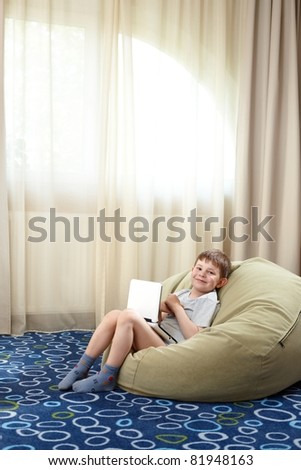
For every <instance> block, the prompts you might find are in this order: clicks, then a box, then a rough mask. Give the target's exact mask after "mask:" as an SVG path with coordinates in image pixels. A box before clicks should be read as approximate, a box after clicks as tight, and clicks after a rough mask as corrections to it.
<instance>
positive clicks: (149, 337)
mask: <svg viewBox="0 0 301 470" xmlns="http://www.w3.org/2000/svg"><path fill="white" fill-rule="evenodd" d="M150 346H154V347H159V346H165V343H164V341H163V340H162V339H161V338H160V337H159V336H158V335H157V334H156V333H155V331H153V330H152V328H151V327H150V326H149V325H148V324H147V323H146V321H145V320H144V319H143V318H142V317H141V316H140V315H139V314H137V313H136V312H134V311H132V310H124V311H123V312H122V313H121V314H120V315H119V316H118V320H117V323H116V329H115V334H114V336H113V340H112V344H111V349H110V353H109V356H108V359H107V362H106V364H105V366H104V367H103V369H102V370H101V371H100V373H99V374H97V376H91V377H89V378H87V379H84V380H80V381H78V382H75V383H74V384H73V387H72V388H73V390H74V391H76V392H92V391H93V392H94V391H96V392H98V391H108V390H112V389H113V388H115V384H116V380H117V375H118V372H119V368H120V366H121V365H122V363H123V361H124V359H125V358H126V356H127V354H128V353H129V352H130V350H131V349H134V350H136V351H138V350H140V349H144V348H148V347H150ZM87 351H88V349H87Z"/></svg>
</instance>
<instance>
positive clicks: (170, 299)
mask: <svg viewBox="0 0 301 470" xmlns="http://www.w3.org/2000/svg"><path fill="white" fill-rule="evenodd" d="M165 304H166V306H167V308H168V309H169V312H171V313H174V311H175V308H177V307H179V306H181V302H180V301H179V298H178V296H177V295H176V294H169V295H168V296H167V299H166V300H165Z"/></svg>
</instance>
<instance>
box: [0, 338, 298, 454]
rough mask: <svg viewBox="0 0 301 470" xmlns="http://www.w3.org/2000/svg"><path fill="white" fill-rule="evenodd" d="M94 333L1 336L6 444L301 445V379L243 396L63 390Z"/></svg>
mask: <svg viewBox="0 0 301 470" xmlns="http://www.w3.org/2000/svg"><path fill="white" fill-rule="evenodd" d="M90 337H91V332H85V331H65V332H60V333H51V334H46V333H26V334H25V335H24V336H18V337H15V336H0V446H1V449H40V450H47V449H53V450H54V449H57V450H73V449H80V450H104V449H107V450H108V449H122V450H135V449H139V450H151V449H188V450H214V449H223V450H242V449H255V450H259V449H280V450H281V449H283V450H284V449H295V450H297V449H301V382H299V383H298V384H295V385H294V386H292V387H290V388H289V389H287V390H284V391H283V392H282V393H279V394H277V395H274V396H271V397H268V398H265V399H261V400H254V401H248V402H237V403H188V402H176V401H171V400H166V399H155V398H147V397H141V396H137V395H133V394H130V393H127V392H125V391H123V390H121V389H116V390H115V391H113V392H108V393H102V394H94V393H88V394H76V393H73V392H67V393H63V392H60V391H59V390H58V388H57V383H58V382H59V380H60V379H61V378H62V377H63V376H64V375H65V374H66V372H67V370H68V369H70V367H71V366H73V365H74V364H75V363H76V362H77V361H78V358H79V357H80V356H81V354H82V352H83V350H84V349H85V347H86V345H87V343H88V341H89V339H90ZM98 368H99V363H98V364H95V369H98Z"/></svg>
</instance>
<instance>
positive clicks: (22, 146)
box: [0, 0, 300, 334]
mask: <svg viewBox="0 0 301 470" xmlns="http://www.w3.org/2000/svg"><path fill="white" fill-rule="evenodd" d="M298 8H299V2H295V1H293V0H289V1H280V0H279V1H278V2H277V1H276V2H275V1H273V2H272V1H266V2H256V1H252V0H248V2H245V1H243V0H225V1H224V0H136V1H132V0H68V1H66V0H52V1H51V0H43V1H34V0H9V1H6V2H5V61H4V73H3V74H2V78H3V76H4V77H5V109H4V107H3V105H2V106H1V113H2V115H4V114H5V121H6V147H5V155H4V152H3V154H1V165H2V166H3V171H1V177H2V178H3V177H4V175H6V177H5V178H4V184H3V185H1V189H0V195H1V201H0V203H1V204H2V203H3V204H4V210H3V211H2V210H1V217H2V221H1V228H0V229H1V232H0V236H1V237H5V238H4V241H5V243H3V245H2V246H1V250H2V251H1V263H2V264H3V272H4V276H3V277H4V279H2V277H1V281H0V282H1V292H0V293H1V298H0V303H1V305H3V306H4V307H5V308H3V310H2V309H1V311H0V321H1V324H0V328H1V332H3V333H10V332H12V333H16V334H21V333H22V332H24V331H26V330H43V331H45V330H47V331H53V330H59V329H66V328H87V329H90V328H94V326H95V325H96V324H97V323H98V322H99V321H100V319H101V318H102V316H103V315H104V314H105V313H106V312H107V311H108V310H110V309H111V308H115V307H122V306H124V304H125V302H126V295H127V289H128V284H129V280H130V279H131V278H132V277H140V278H146V279H153V280H163V279H164V278H166V277H167V276H169V275H171V274H173V273H176V272H178V271H182V270H185V269H189V268H190V267H191V265H192V263H193V261H194V259H195V257H196V255H197V253H198V252H200V251H201V250H203V249H205V248H210V247H219V248H222V249H225V250H226V251H227V252H228V253H229V255H230V256H231V257H232V258H233V259H244V258H246V257H249V256H257V255H259V256H265V257H267V258H268V259H271V260H272V261H275V262H278V263H279V264H282V265H284V266H285V267H287V268H288V269H291V270H293V271H296V272H298V270H299V250H300V240H299V233H300V230H299V225H300V215H299V212H300V210H299V206H298V204H299V200H300V198H299V184H300V183H299V181H300V175H299V156H300V151H299V140H300V139H299V138H300V136H299V131H300V127H299V109H298V61H297V57H298V55H297V32H296V31H297V29H296V18H297V9H298ZM298 11H299V10H298ZM2 24H3V22H2ZM2 50H3V48H2ZM4 111H5V112H4ZM2 123H3V120H2ZM1 142H3V140H1ZM4 165H6V171H4ZM5 183H6V184H5ZM6 185H7V189H6ZM7 201H8V203H9V219H8V216H7V214H6V213H5V207H7ZM269 216H274V217H273V218H271V220H270V219H269ZM266 217H268V218H267V219H266ZM8 220H10V230H9V237H8ZM288 227H289V233H288ZM288 238H289V240H288ZM8 241H9V245H8ZM8 246H9V248H8ZM8 250H9V251H8ZM8 261H9V263H8ZM3 283H4V284H3ZM2 286H3V287H2ZM10 303H11V305H10ZM8 314H9V317H8V316H7V315H8Z"/></svg>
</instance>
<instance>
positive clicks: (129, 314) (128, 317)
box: [118, 308, 140, 323]
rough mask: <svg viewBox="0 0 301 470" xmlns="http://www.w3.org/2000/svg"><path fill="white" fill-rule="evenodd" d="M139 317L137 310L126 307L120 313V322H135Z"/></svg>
mask: <svg viewBox="0 0 301 470" xmlns="http://www.w3.org/2000/svg"><path fill="white" fill-rule="evenodd" d="M139 317H140V315H139V314H138V313H137V312H136V311H135V310H132V309H129V308H126V309H125V310H122V312H121V313H120V315H119V317H118V322H125V323H134V322H135V321H136V320H137V318H139Z"/></svg>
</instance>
